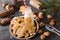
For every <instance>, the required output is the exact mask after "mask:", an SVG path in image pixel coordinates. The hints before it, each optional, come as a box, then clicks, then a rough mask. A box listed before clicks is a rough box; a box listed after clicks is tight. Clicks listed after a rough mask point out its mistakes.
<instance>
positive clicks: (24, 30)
mask: <svg viewBox="0 0 60 40" xmlns="http://www.w3.org/2000/svg"><path fill="white" fill-rule="evenodd" d="M38 29H39V26H38V23H37V21H36V20H35V19H34V20H33V22H32V20H31V18H30V17H27V18H24V16H18V17H14V18H13V19H12V20H11V22H10V26H9V31H10V33H11V35H12V36H13V37H14V38H17V39H29V38H32V37H33V36H35V35H36V33H37V32H38Z"/></svg>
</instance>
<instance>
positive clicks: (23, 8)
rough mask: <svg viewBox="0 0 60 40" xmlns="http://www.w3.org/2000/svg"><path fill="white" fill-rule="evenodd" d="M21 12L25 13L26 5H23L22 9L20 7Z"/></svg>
mask: <svg viewBox="0 0 60 40" xmlns="http://www.w3.org/2000/svg"><path fill="white" fill-rule="evenodd" d="M19 12H22V14H24V12H25V7H24V6H21V7H20V9H19Z"/></svg>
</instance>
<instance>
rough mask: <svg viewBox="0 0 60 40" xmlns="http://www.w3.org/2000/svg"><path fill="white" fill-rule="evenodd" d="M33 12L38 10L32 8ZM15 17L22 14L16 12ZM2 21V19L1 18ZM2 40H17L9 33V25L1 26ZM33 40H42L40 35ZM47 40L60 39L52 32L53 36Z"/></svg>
mask: <svg viewBox="0 0 60 40" xmlns="http://www.w3.org/2000/svg"><path fill="white" fill-rule="evenodd" d="M27 3H28V0H27ZM0 4H1V1H0ZM28 4H29V3H28ZM32 9H33V11H35V12H36V11H37V10H36V9H34V8H33V7H32ZM1 10H2V8H1V7H0V11H1ZM14 16H20V13H19V12H16V13H15V14H14ZM59 17H60V16H59ZM0 20H1V18H0ZM56 28H57V29H59V30H60V27H58V26H57V27H56ZM43 30H45V31H48V30H46V29H45V28H43ZM0 40H17V39H15V38H12V36H11V35H10V32H9V25H6V26H1V25H0ZM31 40H40V38H39V35H38V34H37V35H36V36H35V37H33V38H31ZM46 40H60V37H59V36H57V35H56V34H55V33H52V32H51V36H50V37H48V38H47V39H46Z"/></svg>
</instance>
